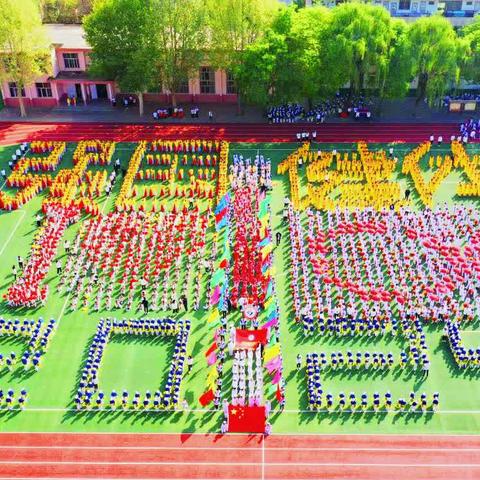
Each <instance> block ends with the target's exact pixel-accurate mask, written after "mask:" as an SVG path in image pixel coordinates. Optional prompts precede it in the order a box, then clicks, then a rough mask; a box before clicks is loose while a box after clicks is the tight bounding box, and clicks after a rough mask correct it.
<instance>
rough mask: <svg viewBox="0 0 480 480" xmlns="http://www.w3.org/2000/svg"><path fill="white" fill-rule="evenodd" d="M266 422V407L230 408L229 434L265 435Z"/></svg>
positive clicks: (234, 406) (230, 406) (236, 406)
mask: <svg viewBox="0 0 480 480" xmlns="http://www.w3.org/2000/svg"><path fill="white" fill-rule="evenodd" d="M265 420H266V418H265V407H240V406H238V405H229V406H228V431H229V432H240V433H264V432H265Z"/></svg>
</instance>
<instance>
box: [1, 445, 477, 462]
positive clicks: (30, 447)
mask: <svg viewBox="0 0 480 480" xmlns="http://www.w3.org/2000/svg"><path fill="white" fill-rule="evenodd" d="M0 449H9V450H106V451H108V450H127V451H128V450H132V451H135V450H147V451H149V450H152V451H156V450H159V451H161V450H181V451H183V450H189V451H190V450H191V451H203V450H220V451H230V450H233V451H236V450H242V451H243V450H244V451H247V452H256V451H260V450H262V452H263V453H262V462H263V463H265V447H264V446H262V447H261V448H260V447H255V446H252V447H214V446H212V445H207V446H205V447H183V446H176V447H175V446H171V447H165V446H156V447H151V446H145V447H142V446H131V447H127V446H123V445H119V446H108V447H107V446H99V447H96V446H88V445H0ZM267 450H268V451H276V452H277V451H278V452H282V451H299V452H305V451H311V450H313V451H319V452H357V451H358V452H442V453H444V452H480V447H478V448H456V447H442V448H428V447H420V448H413V447H412V448H410V447H391V448H390V447H310V446H309V447H267Z"/></svg>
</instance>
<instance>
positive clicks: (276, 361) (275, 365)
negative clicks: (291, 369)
mask: <svg viewBox="0 0 480 480" xmlns="http://www.w3.org/2000/svg"><path fill="white" fill-rule="evenodd" d="M281 366H282V359H281V358H280V357H275V358H272V359H271V360H269V361H268V362H266V363H265V368H266V369H267V371H268V373H273V372H274V371H275V370H279V369H280V367H281Z"/></svg>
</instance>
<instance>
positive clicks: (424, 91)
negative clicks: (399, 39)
mask: <svg viewBox="0 0 480 480" xmlns="http://www.w3.org/2000/svg"><path fill="white" fill-rule="evenodd" d="M465 46H466V45H465V43H464V42H463V41H461V40H459V39H458V38H457V35H456V33H455V30H454V29H453V27H452V24H451V23H450V22H449V21H448V20H447V19H446V18H443V17H439V16H433V17H425V18H420V19H419V20H417V21H416V22H415V23H413V24H412V26H411V27H410V29H409V48H410V56H411V58H412V61H413V74H414V75H415V76H416V77H417V79H418V87H417V99H416V104H418V103H420V102H421V101H422V100H424V99H427V100H428V102H429V104H433V103H434V102H435V101H436V100H438V99H439V98H440V97H441V96H442V95H443V94H444V93H445V91H446V90H447V89H448V88H450V87H451V86H452V84H454V83H455V82H458V79H459V76H460V65H461V63H462V61H463V59H464V56H465V55H466V53H467V49H466V48H465Z"/></svg>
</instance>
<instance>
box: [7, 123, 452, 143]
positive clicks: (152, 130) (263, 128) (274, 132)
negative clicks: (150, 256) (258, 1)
mask: <svg viewBox="0 0 480 480" xmlns="http://www.w3.org/2000/svg"><path fill="white" fill-rule="evenodd" d="M302 130H303V131H313V130H316V131H317V139H318V140H319V141H322V142H356V141H358V140H364V141H367V142H392V141H399V142H412V143H416V142H422V141H425V140H428V138H429V137H430V135H432V134H434V135H435V136H438V135H442V136H443V138H444V140H445V141H450V136H451V135H457V134H458V126H457V125H456V124H444V123H436V124H434V123H430V124H428V123H409V124H404V123H392V124H387V123H378V124H376V123H349V124H338V123H327V124H323V125H296V124H282V125H268V124H264V123H259V124H168V123H162V124H114V123H10V122H0V145H11V144H14V143H20V142H22V141H31V140H62V141H72V142H74V141H78V140H83V139H93V138H95V139H98V140H114V141H117V142H135V141H138V140H140V139H143V140H153V139H157V138H165V139H192V138H215V139H226V140H229V141H232V142H291V141H294V140H295V134H296V133H297V132H299V131H302Z"/></svg>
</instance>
